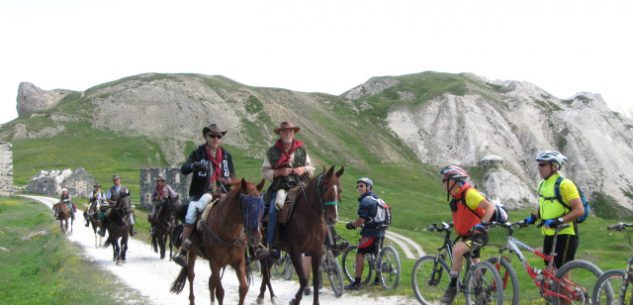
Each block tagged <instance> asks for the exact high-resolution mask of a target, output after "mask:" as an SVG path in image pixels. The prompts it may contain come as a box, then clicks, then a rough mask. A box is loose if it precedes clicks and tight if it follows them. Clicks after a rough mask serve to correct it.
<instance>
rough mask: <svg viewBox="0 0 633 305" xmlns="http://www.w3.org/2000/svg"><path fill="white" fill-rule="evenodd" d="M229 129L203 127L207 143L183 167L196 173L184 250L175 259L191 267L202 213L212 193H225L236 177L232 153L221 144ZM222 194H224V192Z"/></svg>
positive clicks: (185, 231) (183, 171)
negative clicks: (189, 259)
mask: <svg viewBox="0 0 633 305" xmlns="http://www.w3.org/2000/svg"><path fill="white" fill-rule="evenodd" d="M226 133H227V131H226V130H222V129H220V128H219V127H218V126H217V124H215V123H214V124H211V125H209V126H206V127H204V128H203V129H202V136H203V137H204V139H205V144H202V145H200V146H198V148H196V149H195V150H194V151H192V152H191V154H190V155H189V158H188V159H187V161H186V162H185V163H184V164H183V165H182V166H181V167H180V172H181V173H182V174H183V175H189V174H192V173H193V176H192V179H191V185H190V186H189V198H190V202H189V207H188V208H187V216H186V217H185V224H184V228H183V231H182V245H181V247H180V252H179V253H178V254H177V255H176V256H174V262H176V263H177V264H179V265H181V266H183V267H187V253H188V252H189V248H190V247H191V240H190V239H189V237H191V233H192V232H193V225H194V224H195V223H196V220H197V218H198V215H197V214H198V213H199V212H202V211H204V208H205V207H206V206H207V204H208V203H209V202H211V200H212V199H213V195H212V194H216V195H218V194H224V193H227V192H228V191H229V190H230V189H231V182H232V181H233V180H235V167H234V166H233V158H232V157H231V154H229V152H228V151H227V150H226V149H224V148H223V147H221V146H220V143H221V142H222V140H221V139H222V137H223V136H224V135H226ZM220 196H221V195H220Z"/></svg>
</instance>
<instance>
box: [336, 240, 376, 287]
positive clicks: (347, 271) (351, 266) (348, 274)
mask: <svg viewBox="0 0 633 305" xmlns="http://www.w3.org/2000/svg"><path fill="white" fill-rule="evenodd" d="M370 260H371V254H367V255H365V260H364V261H363V262H364V264H365V266H364V267H363V273H362V275H361V283H362V284H363V285H366V284H367V283H369V279H370V278H371V275H372V273H373V268H372V267H371V264H370ZM341 261H342V262H343V266H342V267H343V276H345V278H346V279H347V281H348V282H350V283H353V282H354V278H355V277H356V246H349V247H348V248H347V249H345V252H343V257H342V258H341Z"/></svg>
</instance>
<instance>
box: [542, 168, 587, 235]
mask: <svg viewBox="0 0 633 305" xmlns="http://www.w3.org/2000/svg"><path fill="white" fill-rule="evenodd" d="M559 176H560V174H559V173H558V172H557V173H554V174H552V175H551V176H550V177H549V178H547V179H545V180H543V181H541V183H540V184H539V190H538V192H539V194H538V195H539V199H538V203H539V213H540V215H541V219H555V218H558V217H563V215H566V214H567V213H569V209H567V207H565V206H564V205H563V204H561V203H560V202H558V200H556V199H555V197H556V194H555V191H554V184H556V179H558V177H559ZM560 195H561V197H562V198H563V201H564V202H565V204H567V205H568V206H571V205H570V204H569V202H570V201H571V200H573V199H576V198H580V194H579V193H578V188H576V184H574V182H573V181H571V180H569V179H567V178H564V179H563V181H561V183H560ZM541 232H542V233H543V235H549V236H551V235H554V229H550V228H546V227H542V228H541ZM558 234H570V235H576V231H575V230H574V226H573V224H572V225H571V226H569V228H565V229H563V230H561V231H560V232H559V233H558Z"/></svg>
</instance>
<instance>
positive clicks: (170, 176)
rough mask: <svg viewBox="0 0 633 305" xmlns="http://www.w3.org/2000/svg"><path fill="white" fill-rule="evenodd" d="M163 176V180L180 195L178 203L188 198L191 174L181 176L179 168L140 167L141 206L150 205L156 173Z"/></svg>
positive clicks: (147, 206) (148, 206)
mask: <svg viewBox="0 0 633 305" xmlns="http://www.w3.org/2000/svg"><path fill="white" fill-rule="evenodd" d="M161 173H162V174H163V175H164V176H165V180H166V181H165V182H166V183H167V184H168V185H169V186H171V188H173V189H174V191H175V192H176V193H178V195H179V197H180V203H181V204H182V203H185V202H187V201H188V200H189V185H190V184H191V175H189V176H183V175H182V174H181V173H180V168H175V167H167V168H142V169H141V170H140V192H141V195H140V203H141V206H143V207H146V208H150V207H151V206H152V193H153V192H154V188H155V187H156V181H154V178H156V176H158V174H161Z"/></svg>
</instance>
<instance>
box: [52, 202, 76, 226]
mask: <svg viewBox="0 0 633 305" xmlns="http://www.w3.org/2000/svg"><path fill="white" fill-rule="evenodd" d="M53 211H55V215H57V220H59V227H60V228H61V230H62V232H64V233H66V232H68V218H70V232H71V233H72V232H73V220H74V219H75V218H74V217H70V213H72V212H71V211H70V210H69V209H68V206H67V205H66V203H64V202H61V201H60V202H58V203H56V204H53Z"/></svg>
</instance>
